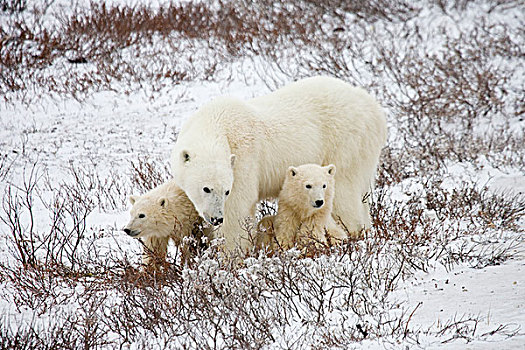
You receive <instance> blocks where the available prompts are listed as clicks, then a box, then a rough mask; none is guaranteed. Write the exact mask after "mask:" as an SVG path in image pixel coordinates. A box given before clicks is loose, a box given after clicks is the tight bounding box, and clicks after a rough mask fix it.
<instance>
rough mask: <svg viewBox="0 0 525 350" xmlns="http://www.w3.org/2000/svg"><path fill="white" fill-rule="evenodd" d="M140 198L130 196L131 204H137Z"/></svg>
mask: <svg viewBox="0 0 525 350" xmlns="http://www.w3.org/2000/svg"><path fill="white" fill-rule="evenodd" d="M138 198H139V196H129V202H130V203H131V205H133V204H135V202H136V201H137V199H138Z"/></svg>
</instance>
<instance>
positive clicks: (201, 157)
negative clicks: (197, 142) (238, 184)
mask: <svg viewBox="0 0 525 350" xmlns="http://www.w3.org/2000/svg"><path fill="white" fill-rule="evenodd" d="M206 153H207V152H204V151H202V150H201V151H200V152H199V151H198V150H194V149H191V148H184V149H182V150H180V151H179V150H177V149H174V151H173V153H172V159H171V167H172V170H173V177H174V179H175V181H176V182H177V183H178V184H179V186H180V187H181V188H182V189H183V190H184V192H186V195H187V196H188V197H189V198H190V200H191V201H192V202H193V205H194V206H195V209H197V211H198V213H199V215H200V216H201V217H202V218H203V219H204V220H206V222H208V223H209V224H212V225H214V226H217V225H219V224H221V223H222V222H223V220H224V204H225V202H226V199H227V198H228V196H229V195H230V192H231V190H232V186H233V166H234V163H235V155H234V154H224V155H220V154H214V158H210V157H209V156H206V155H205V154H206Z"/></svg>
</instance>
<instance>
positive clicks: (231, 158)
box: [230, 154, 235, 169]
mask: <svg viewBox="0 0 525 350" xmlns="http://www.w3.org/2000/svg"><path fill="white" fill-rule="evenodd" d="M230 164H231V167H232V169H233V166H234V165H235V154H232V155H231V156H230Z"/></svg>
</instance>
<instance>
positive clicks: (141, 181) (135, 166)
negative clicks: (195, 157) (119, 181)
mask: <svg viewBox="0 0 525 350" xmlns="http://www.w3.org/2000/svg"><path fill="white" fill-rule="evenodd" d="M131 168H132V174H131V175H132V183H133V186H134V187H135V188H136V189H138V190H139V191H140V192H141V193H144V192H147V191H149V190H151V189H153V188H155V187H157V186H160V185H162V184H163V183H164V182H166V181H167V180H168V179H169V178H170V176H169V173H170V169H169V166H168V165H167V164H165V163H161V162H158V161H155V160H153V159H150V158H148V157H139V158H138V159H137V160H136V161H131Z"/></svg>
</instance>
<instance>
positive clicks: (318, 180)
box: [279, 164, 336, 216]
mask: <svg viewBox="0 0 525 350" xmlns="http://www.w3.org/2000/svg"><path fill="white" fill-rule="evenodd" d="M335 170H336V168H335V165H333V164H330V165H327V166H324V167H322V166H319V165H316V164H304V165H301V166H298V167H293V166H292V167H289V168H288V173H287V175H286V178H285V180H284V184H283V189H282V192H281V194H280V195H279V202H281V201H284V202H285V203H286V205H292V206H293V207H294V208H296V210H297V211H300V212H301V213H303V214H305V215H306V216H310V215H312V214H313V213H315V212H316V211H319V210H327V209H328V210H329V211H331V210H332V202H333V197H334V175H335ZM283 204H284V203H283Z"/></svg>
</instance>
